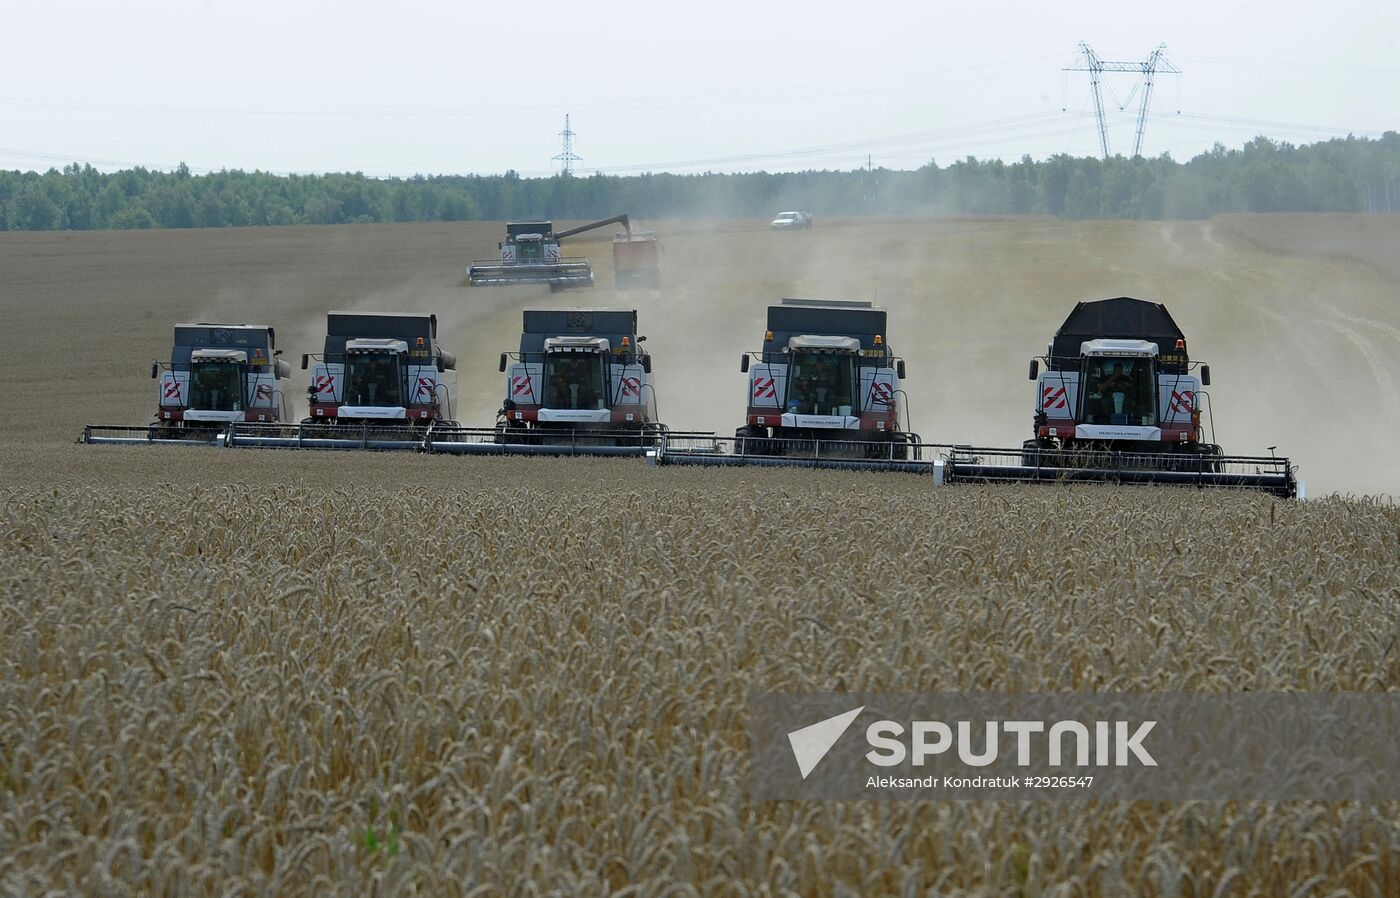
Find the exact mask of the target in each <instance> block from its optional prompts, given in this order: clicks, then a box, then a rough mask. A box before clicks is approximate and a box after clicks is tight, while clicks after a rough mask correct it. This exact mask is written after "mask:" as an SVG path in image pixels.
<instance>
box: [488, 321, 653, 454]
mask: <svg viewBox="0 0 1400 898" xmlns="http://www.w3.org/2000/svg"><path fill="white" fill-rule="evenodd" d="M645 340H646V337H644V336H641V335H640V334H638V333H637V311H636V310H635V309H527V310H526V311H525V313H524V321H523V327H522V329H521V334H520V350H519V351H518V352H503V353H501V364H500V369H501V371H502V373H504V374H505V375H506V397H505V401H504V402H503V403H502V406H501V411H500V413H499V420H498V421H497V424H496V434H495V441H496V444H497V445H498V446H499V447H500V451H501V452H503V453H506V454H510V453H530V454H570V455H573V454H580V455H641V454H643V453H644V452H645V451H646V450H647V449H649V448H651V447H652V446H653V445H654V444H655V443H656V441H657V438H658V436H659V435H660V434H661V433H662V432H664V431H665V430H666V428H665V426H664V425H662V424H661V423H660V422H659V421H658V420H657V405H656V390H655V389H654V387H653V386H652V383H651V355H650V353H648V352H647V351H646V350H645V349H643V348H642V346H641V343H642V342H643V341H645Z"/></svg>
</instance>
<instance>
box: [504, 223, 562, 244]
mask: <svg viewBox="0 0 1400 898" xmlns="http://www.w3.org/2000/svg"><path fill="white" fill-rule="evenodd" d="M521 234H539V235H540V236H541V237H543V238H545V239H546V240H547V239H549V238H550V237H552V236H553V235H554V222H552V221H512V222H507V223H506V236H507V237H519V236H520V235H521Z"/></svg>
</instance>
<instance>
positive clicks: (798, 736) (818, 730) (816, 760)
mask: <svg viewBox="0 0 1400 898" xmlns="http://www.w3.org/2000/svg"><path fill="white" fill-rule="evenodd" d="M864 710H865V705H861V706H860V707H859V708H856V709H855V710H853V711H847V712H846V713H844V714H837V715H836V716H835V717H828V718H827V719H826V720H819V721H817V722H816V723H814V724H812V725H811V726H805V727H803V728H802V729H800V730H793V731H792V732H791V733H788V734H787V737H788V743H789V744H791V745H792V756H793V757H794V758H796V759H797V769H798V770H799V771H801V773H802V778H803V779H804V780H805V779H806V778H807V775H808V774H809V773H811V772H812V771H813V770H815V769H816V768H817V765H818V764H820V763H821V760H822V758H824V757H826V753H827V752H829V751H831V748H832V746H834V745H835V744H836V741H837V740H838V739H840V738H841V736H842V734H843V733H845V732H846V730H847V729H849V728H850V726H851V724H852V723H854V722H855V719H856V718H857V717H859V716H860V712H862V711H864Z"/></svg>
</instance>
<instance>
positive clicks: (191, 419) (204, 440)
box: [83, 322, 291, 445]
mask: <svg viewBox="0 0 1400 898" xmlns="http://www.w3.org/2000/svg"><path fill="white" fill-rule="evenodd" d="M276 342H277V338H276V334H275V333H274V332H273V329H272V328H270V327H268V326H266V325H262V324H209V323H203V322H201V323H199V324H177V325H175V339H174V344H173V345H172V346H171V349H170V361H168V362H152V363H151V377H152V379H157V380H159V385H158V386H157V388H156V406H157V407H156V420H155V422H154V423H153V424H146V425H138V426H123V425H109V424H89V425H87V426H86V427H84V428H83V442H85V443H109V444H123V443H177V444H182V445H218V444H222V443H223V442H225V440H226V439H227V438H228V431H229V429H230V427H231V426H232V425H233V424H235V423H244V422H254V423H258V422H261V423H270V424H275V423H277V422H281V421H285V420H287V419H288V418H289V417H290V409H289V406H288V402H287V397H286V395H285V393H284V391H283V390H282V382H283V381H284V380H286V379H287V378H288V377H290V376H291V366H289V365H288V364H287V363H286V362H284V361H283V360H282V359H281V358H279V356H280V355H281V354H282V350H280V349H278V348H277V347H276Z"/></svg>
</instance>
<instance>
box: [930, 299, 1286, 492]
mask: <svg viewBox="0 0 1400 898" xmlns="http://www.w3.org/2000/svg"><path fill="white" fill-rule="evenodd" d="M1042 366H1043V367H1042ZM1030 379H1031V380H1034V381H1035V382H1036V394H1035V415H1034V419H1033V428H1034V434H1033V436H1032V438H1031V439H1029V440H1027V441H1026V442H1025V443H1024V445H1023V446H1022V447H1021V449H1020V450H1019V451H1017V450H1004V449H983V448H967V447H956V448H955V449H954V450H953V451H952V452H951V454H950V455H949V458H948V461H947V465H946V469H947V470H946V472H945V479H947V480H949V481H958V480H963V481H969V480H971V481H987V482H1034V481H1103V482H1115V483H1164V484H1185V485H1192V486H1217V487H1243V488H1249V489H1259V490H1265V491H1268V492H1272V493H1276V494H1278V495H1284V496H1293V495H1296V494H1297V492H1298V489H1299V484H1298V482H1297V480H1296V479H1295V476H1294V469H1293V468H1292V466H1290V464H1289V462H1288V459H1286V458H1278V457H1273V456H1270V457H1255V456H1229V455H1225V454H1224V453H1223V452H1222V451H1221V448H1220V446H1218V445H1217V444H1216V443H1215V442H1214V440H1213V438H1212V437H1213V431H1214V428H1213V426H1211V417H1212V416H1211V413H1210V395H1209V394H1208V393H1207V392H1206V391H1205V390H1203V389H1202V388H1203V387H1208V386H1210V367H1209V366H1208V365H1204V364H1201V363H1199V362H1197V361H1195V360H1193V359H1192V358H1191V356H1190V353H1189V352H1188V351H1187V347H1186V336H1185V334H1183V333H1182V331H1181V328H1179V327H1178V326H1177V324H1176V322H1175V321H1173V320H1172V317H1171V315H1170V314H1169V313H1168V312H1167V308H1166V306H1164V305H1162V304H1161V303H1155V302H1146V301H1143V300H1140V299H1133V298H1131V297H1127V296H1120V297H1117V298H1115V299H1104V300H1098V301H1096V302H1081V303H1079V304H1078V305H1076V306H1075V307H1074V311H1072V312H1070V314H1069V317H1068V318H1066V319H1065V322H1064V324H1062V325H1061V326H1060V329H1059V330H1058V331H1056V333H1055V336H1054V338H1053V339H1052V340H1051V341H1050V346H1049V348H1048V350H1047V351H1046V354H1045V355H1044V356H1042V357H1039V358H1036V359H1032V360H1031V363H1030Z"/></svg>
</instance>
